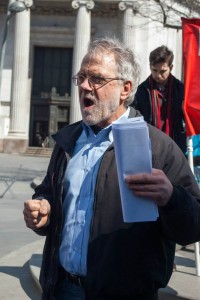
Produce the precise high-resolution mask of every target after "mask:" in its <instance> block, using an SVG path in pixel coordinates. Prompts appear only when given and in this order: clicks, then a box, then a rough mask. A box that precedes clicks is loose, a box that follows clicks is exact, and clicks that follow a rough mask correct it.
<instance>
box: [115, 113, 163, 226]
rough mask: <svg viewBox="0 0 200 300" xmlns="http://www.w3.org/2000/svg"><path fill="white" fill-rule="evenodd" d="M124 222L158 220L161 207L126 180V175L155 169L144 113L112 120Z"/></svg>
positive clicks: (149, 171)
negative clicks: (132, 189) (140, 193)
mask: <svg viewBox="0 0 200 300" xmlns="http://www.w3.org/2000/svg"><path fill="white" fill-rule="evenodd" d="M112 131H113V138H114V147H115V155H116V162H117V172H118V179H119V187H120V194H121V201H122V211H123V217H124V222H144V221H155V220H156V219H157V217H158V209H157V206H156V204H155V203H154V202H152V201H151V200H149V199H146V198H141V197H137V196H135V195H134V194H133V193H132V191H131V190H130V189H129V188H128V186H127V184H126V183H125V181H124V178H125V177H126V175H129V174H137V173H151V169H152V164H151V146H150V139H149V132H148V127H147V124H146V122H145V121H144V119H143V117H137V118H129V119H127V120H124V119H123V120H119V121H115V122H113V123H112Z"/></svg>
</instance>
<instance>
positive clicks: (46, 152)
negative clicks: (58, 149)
mask: <svg viewBox="0 0 200 300" xmlns="http://www.w3.org/2000/svg"><path fill="white" fill-rule="evenodd" d="M52 150H53V149H52V148H42V147H28V148H27V149H26V151H25V152H24V153H23V155H26V156H40V157H50V156H51V154H52Z"/></svg>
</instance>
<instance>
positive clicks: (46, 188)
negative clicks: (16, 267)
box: [32, 146, 57, 236]
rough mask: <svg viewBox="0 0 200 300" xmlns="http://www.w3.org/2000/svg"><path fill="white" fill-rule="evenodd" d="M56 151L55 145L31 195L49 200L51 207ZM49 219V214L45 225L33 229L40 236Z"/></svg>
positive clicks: (44, 230) (44, 232)
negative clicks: (43, 174)
mask: <svg viewBox="0 0 200 300" xmlns="http://www.w3.org/2000/svg"><path fill="white" fill-rule="evenodd" d="M56 153H57V146H56V147H55V148H54V150H53V153H52V156H51V159H50V162H49V166H48V169H47V173H46V176H45V177H44V179H43V181H42V183H41V184H39V185H38V186H36V188H35V193H34V194H33V196H32V198H33V199H39V200H42V199H46V200H47V201H48V202H49V204H50V207H51V208H52V203H53V176H54V165H55V161H56ZM50 219H51V214H50V215H49V218H48V221H47V223H46V224H45V226H44V227H42V228H40V229H37V230H34V231H35V232H36V233H37V234H38V235H42V236H43V235H46V234H47V233H48V230H49V227H50V226H49V225H50Z"/></svg>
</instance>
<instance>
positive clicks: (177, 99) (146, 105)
mask: <svg viewBox="0 0 200 300" xmlns="http://www.w3.org/2000/svg"><path fill="white" fill-rule="evenodd" d="M172 78H173V88H172V118H173V120H174V121H173V136H174V138H173V139H174V141H175V142H176V143H177V145H178V146H179V147H180V148H181V150H182V151H183V153H185V152H186V134H185V130H184V127H183V123H184V122H183V121H184V116H183V100H184V85H183V83H182V82H181V81H180V80H178V79H177V78H176V77H174V76H173V75H172ZM131 106H133V107H134V108H135V109H137V110H139V111H140V113H141V114H142V115H143V116H144V119H145V121H146V122H147V123H149V124H152V106H151V91H150V83H149V77H148V78H147V79H146V80H145V81H144V82H142V83H141V84H140V85H139V86H138V89H137V91H136V94H135V98H134V101H133V102H132V104H131Z"/></svg>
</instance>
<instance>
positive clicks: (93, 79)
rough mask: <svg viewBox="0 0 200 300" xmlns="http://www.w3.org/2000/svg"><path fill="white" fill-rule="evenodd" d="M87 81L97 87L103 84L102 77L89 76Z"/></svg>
mask: <svg viewBox="0 0 200 300" xmlns="http://www.w3.org/2000/svg"><path fill="white" fill-rule="evenodd" d="M89 81H90V83H91V84H92V85H98V86H100V85H102V84H103V83H104V79H103V78H102V77H98V76H94V75H92V76H90V79H89Z"/></svg>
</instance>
